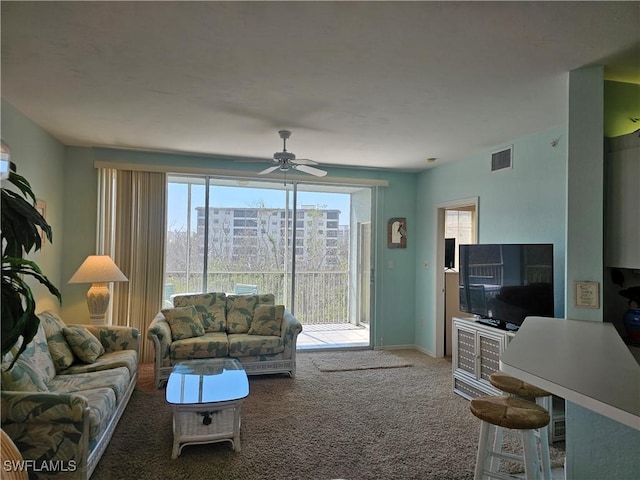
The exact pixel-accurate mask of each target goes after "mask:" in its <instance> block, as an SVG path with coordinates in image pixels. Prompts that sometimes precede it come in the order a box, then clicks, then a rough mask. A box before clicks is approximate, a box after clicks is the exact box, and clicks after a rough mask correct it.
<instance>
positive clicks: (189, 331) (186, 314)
mask: <svg viewBox="0 0 640 480" xmlns="http://www.w3.org/2000/svg"><path fill="white" fill-rule="evenodd" d="M162 314H163V315H164V317H165V318H166V319H167V322H168V323H169V327H170V328H171V337H172V338H173V339H174V340H184V339H185V338H193V337H201V336H202V335H204V326H203V325H202V320H201V316H200V314H199V313H198V311H197V310H196V307H194V306H193V305H189V306H188V307H176V308H167V309H164V310H162Z"/></svg>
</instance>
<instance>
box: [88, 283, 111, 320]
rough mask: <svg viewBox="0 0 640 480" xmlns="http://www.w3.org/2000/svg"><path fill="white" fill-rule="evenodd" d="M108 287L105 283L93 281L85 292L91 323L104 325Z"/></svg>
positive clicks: (108, 294)
mask: <svg viewBox="0 0 640 480" xmlns="http://www.w3.org/2000/svg"><path fill="white" fill-rule="evenodd" d="M110 295H111V294H110V293H109V287H108V285H107V284H106V283H94V284H92V285H91V288H90V289H89V291H88V292H87V306H88V307H89V317H90V318H91V324H92V325H104V323H105V318H106V313H107V309H108V308H109V298H110Z"/></svg>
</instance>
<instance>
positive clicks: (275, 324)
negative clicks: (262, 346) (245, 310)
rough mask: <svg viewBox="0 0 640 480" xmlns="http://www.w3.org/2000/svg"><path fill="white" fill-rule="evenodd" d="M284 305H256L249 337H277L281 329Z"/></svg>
mask: <svg viewBox="0 0 640 480" xmlns="http://www.w3.org/2000/svg"><path fill="white" fill-rule="evenodd" d="M283 316H284V305H256V308H255V310H254V311H253V319H252V320H251V326H250V327H249V332H248V333H249V335H277V336H280V330H281V329H282V317H283Z"/></svg>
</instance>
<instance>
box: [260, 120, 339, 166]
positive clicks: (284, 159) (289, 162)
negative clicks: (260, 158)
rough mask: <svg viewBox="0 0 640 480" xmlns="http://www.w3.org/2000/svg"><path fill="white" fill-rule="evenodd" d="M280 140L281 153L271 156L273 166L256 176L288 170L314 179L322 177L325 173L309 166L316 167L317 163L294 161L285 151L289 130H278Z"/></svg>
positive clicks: (294, 158) (293, 157) (302, 160)
mask: <svg viewBox="0 0 640 480" xmlns="http://www.w3.org/2000/svg"><path fill="white" fill-rule="evenodd" d="M278 133H279V134H280V138H281V139H282V143H283V145H282V151H281V152H276V153H274V154H273V163H274V164H275V165H273V166H271V167H269V168H266V169H265V170H263V171H261V172H258V175H266V174H268V173H271V172H274V171H276V170H280V171H281V172H285V173H286V172H288V171H289V170H292V169H293V170H300V171H301V172H304V173H308V174H309V175H314V176H316V177H324V176H325V175H326V174H327V172H325V171H324V170H321V169H319V168H314V167H311V166H310V165H317V162H314V161H313V160H309V159H301V160H298V161H296V156H295V155H294V154H293V153H291V152H288V151H287V139H288V138H289V137H291V131H290V130H279V131H278Z"/></svg>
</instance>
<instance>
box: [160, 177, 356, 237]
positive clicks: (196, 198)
mask: <svg viewBox="0 0 640 480" xmlns="http://www.w3.org/2000/svg"><path fill="white" fill-rule="evenodd" d="M204 191H205V188H204V185H192V193H191V195H192V198H191V203H192V206H193V210H192V212H191V215H192V224H194V223H195V217H196V215H195V208H196V207H203V206H204V202H205V199H204ZM210 195H211V196H210V198H209V203H210V206H211V207H241V208H244V207H258V206H264V207H267V208H284V205H285V192H284V190H277V189H267V188H248V187H241V186H238V187H227V186H214V187H211V190H210ZM290 195H291V196H292V194H290ZM350 197H351V196H350V194H348V193H325V192H301V191H299V192H298V205H300V206H302V205H314V206H316V205H317V206H319V207H320V208H327V209H335V210H340V219H339V225H347V224H348V223H349V204H350ZM187 200H188V185H187V184H185V183H171V182H170V183H169V198H168V209H167V211H168V219H167V220H168V226H169V228H170V229H172V230H173V229H184V228H185V227H186V222H187V215H186V209H187ZM194 228H195V227H194Z"/></svg>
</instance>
